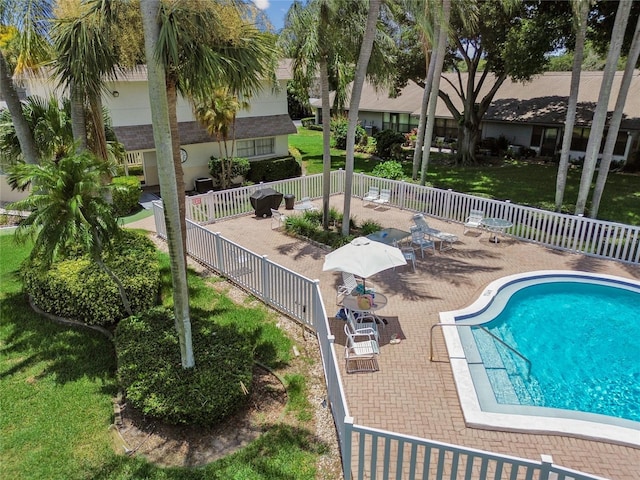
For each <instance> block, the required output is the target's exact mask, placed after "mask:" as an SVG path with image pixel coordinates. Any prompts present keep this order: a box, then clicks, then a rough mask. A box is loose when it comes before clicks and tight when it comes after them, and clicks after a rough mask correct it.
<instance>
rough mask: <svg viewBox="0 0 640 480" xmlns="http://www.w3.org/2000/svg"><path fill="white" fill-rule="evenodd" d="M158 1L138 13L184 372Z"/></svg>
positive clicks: (189, 359)
mask: <svg viewBox="0 0 640 480" xmlns="http://www.w3.org/2000/svg"><path fill="white" fill-rule="evenodd" d="M160 7H161V6H160V0H140V12H141V14H142V24H143V28H144V38H145V52H146V56H147V72H148V84H149V101H150V103H151V117H152V121H153V139H154V142H155V145H156V157H157V161H158V177H159V180H160V190H161V192H162V202H163V205H164V217H165V223H166V230H167V244H168V246H169V260H170V264H171V278H172V283H173V308H174V312H175V321H176V330H177V332H178V338H179V339H180V355H181V358H182V367H183V368H192V367H194V366H195V359H194V358H193V346H192V342H191V319H190V316H189V288H188V284H187V265H186V260H185V246H184V243H183V240H182V239H183V235H182V231H181V223H182V222H181V219H180V207H179V201H180V200H179V198H180V197H179V195H178V184H177V182H176V174H175V168H174V161H173V151H172V150H173V146H172V138H171V125H170V120H169V103H168V99H167V94H166V91H165V88H166V87H165V85H166V83H165V79H166V74H165V71H164V65H163V63H162V62H161V61H160V59H159V58H158V56H157V55H156V52H157V50H158V41H159V36H160V25H159V23H158V18H159V13H160Z"/></svg>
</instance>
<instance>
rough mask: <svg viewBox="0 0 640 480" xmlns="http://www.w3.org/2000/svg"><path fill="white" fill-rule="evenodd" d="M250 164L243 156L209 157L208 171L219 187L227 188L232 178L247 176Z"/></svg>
mask: <svg viewBox="0 0 640 480" xmlns="http://www.w3.org/2000/svg"><path fill="white" fill-rule="evenodd" d="M250 168H251V165H250V163H249V160H247V159H246V158H243V157H233V158H218V157H213V156H211V157H209V173H210V174H211V176H212V177H213V178H214V180H215V181H216V183H217V184H218V185H220V187H221V188H223V189H224V188H229V187H230V186H231V183H232V181H233V179H234V178H236V177H243V178H245V179H246V178H247V174H248V173H249V169H250Z"/></svg>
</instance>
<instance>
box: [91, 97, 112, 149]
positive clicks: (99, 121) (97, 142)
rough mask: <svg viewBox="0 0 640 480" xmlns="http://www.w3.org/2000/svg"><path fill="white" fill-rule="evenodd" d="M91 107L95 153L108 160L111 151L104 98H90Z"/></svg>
mask: <svg viewBox="0 0 640 480" xmlns="http://www.w3.org/2000/svg"><path fill="white" fill-rule="evenodd" d="M89 107H90V108H91V125H92V129H93V140H94V145H93V153H95V154H96V156H97V157H98V158H101V159H102V160H107V158H108V157H109V152H108V150H107V136H106V134H105V132H104V116H103V115H102V98H100V97H95V98H90V99H89Z"/></svg>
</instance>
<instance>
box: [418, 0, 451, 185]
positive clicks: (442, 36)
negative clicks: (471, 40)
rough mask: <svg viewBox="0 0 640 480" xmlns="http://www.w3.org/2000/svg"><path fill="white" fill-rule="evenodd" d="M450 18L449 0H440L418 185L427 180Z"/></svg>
mask: <svg viewBox="0 0 640 480" xmlns="http://www.w3.org/2000/svg"><path fill="white" fill-rule="evenodd" d="M450 18H451V0H443V2H442V19H441V21H440V31H439V32H438V43H437V49H436V55H435V57H436V58H435V60H434V64H435V68H434V72H433V82H432V83H433V85H432V86H431V94H430V95H429V113H428V115H427V126H426V128H425V132H424V144H425V148H424V149H423V151H422V168H421V169H420V185H424V184H425V183H426V181H427V168H428V166H429V154H430V153H431V138H432V137H433V127H434V125H435V123H436V105H437V103H438V92H439V91H440V77H441V76H442V66H443V65H444V57H445V53H446V48H447V38H448V36H449V19H450Z"/></svg>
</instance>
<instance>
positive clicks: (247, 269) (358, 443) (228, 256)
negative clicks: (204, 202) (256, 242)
mask: <svg viewBox="0 0 640 480" xmlns="http://www.w3.org/2000/svg"><path fill="white" fill-rule="evenodd" d="M153 212H154V218H155V223H156V232H157V234H158V235H159V236H160V237H161V238H164V239H166V228H165V224H164V215H163V211H162V203H161V202H159V201H155V202H153ZM187 252H188V253H189V255H191V256H192V257H193V258H195V259H197V260H198V261H199V262H201V263H203V264H204V265H206V266H207V267H209V268H211V269H213V270H215V271H217V272H218V273H220V274H221V275H223V276H225V277H227V278H229V279H230V280H231V281H233V282H234V283H236V284H237V285H239V286H241V287H242V288H244V289H246V290H247V291H249V292H251V293H253V294H254V295H255V296H256V297H258V298H260V299H261V300H262V301H263V302H265V303H266V304H267V305H270V306H272V307H274V308H276V309H278V310H280V311H282V312H284V313H286V314H287V315H289V316H290V317H291V318H294V319H295V320H297V321H299V322H301V323H302V324H303V325H305V326H307V327H309V328H310V329H312V330H313V331H315V334H316V337H317V339H318V344H319V346H320V354H321V358H322V364H323V368H324V374H325V383H326V386H327V396H328V400H329V406H330V408H331V413H332V415H333V419H334V422H335V425H336V431H337V434H338V442H339V447H340V453H341V457H342V465H343V474H344V478H345V480H351V479H352V478H354V477H355V478H357V479H364V478H378V476H379V477H380V478H398V479H399V478H409V479H414V478H425V479H426V478H435V479H442V478H452V479H453V478H475V479H478V480H490V479H491V480H503V479H504V480H507V479H509V480H520V479H522V480H533V479H536V480H549V479H550V478H555V479H557V480H565V479H567V480H568V479H574V480H604V479H602V478H601V477H597V476H593V475H587V474H584V473H581V472H576V471H573V470H568V469H564V468H562V467H559V466H556V465H553V463H552V462H551V460H550V457H547V458H545V459H544V461H542V462H535V461H532V460H526V459H521V458H517V457H510V456H507V455H500V454H494V453H490V452H485V451H481V450H475V449H471V448H465V447H461V446H456V445H450V444H446V443H442V442H435V441H431V440H427V439H423V438H418V437H412V436H409V435H402V434H399V433H394V432H389V431H384V430H378V429H374V428H370V427H366V426H362V425H355V424H354V423H353V418H352V417H351V416H350V414H349V409H348V406H347V398H346V395H345V392H344V387H343V384H342V379H341V377H340V369H339V366H338V355H337V354H336V345H335V343H334V340H335V339H334V336H333V335H332V334H331V330H330V328H329V323H328V316H327V312H326V310H325V307H324V302H323V300H322V295H321V293H320V286H319V282H318V281H317V280H310V279H308V278H306V277H304V276H302V275H300V274H298V273H296V272H293V271H291V270H289V269H287V268H285V267H282V266H280V265H278V264H276V263H274V262H271V261H270V260H269V259H268V258H267V257H266V256H260V255H257V254H255V253H253V252H251V251H250V250H247V249H246V248H243V247H242V246H240V245H238V244H236V243H233V242H232V241H230V240H227V239H226V238H224V237H223V236H222V235H220V233H215V232H211V231H209V230H207V229H205V228H203V227H201V226H200V225H198V224H196V223H194V222H192V221H190V220H187ZM552 474H554V475H555V476H551V475H552Z"/></svg>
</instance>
